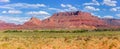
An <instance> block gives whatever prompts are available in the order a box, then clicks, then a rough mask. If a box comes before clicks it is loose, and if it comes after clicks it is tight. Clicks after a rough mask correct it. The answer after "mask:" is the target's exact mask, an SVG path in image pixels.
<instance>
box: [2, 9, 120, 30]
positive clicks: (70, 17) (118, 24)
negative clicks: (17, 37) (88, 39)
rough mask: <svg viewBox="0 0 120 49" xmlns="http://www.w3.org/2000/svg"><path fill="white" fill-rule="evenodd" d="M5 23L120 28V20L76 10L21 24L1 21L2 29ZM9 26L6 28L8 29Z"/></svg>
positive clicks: (47, 27)
mask: <svg viewBox="0 0 120 49" xmlns="http://www.w3.org/2000/svg"><path fill="white" fill-rule="evenodd" d="M7 24H9V25H7ZM4 25H7V27H8V26H10V27H11V28H12V27H13V28H14V29H18V28H19V29H98V28H120V20H119V19H106V18H99V17H97V16H94V15H91V14H90V13H88V12H82V11H74V12H59V13H55V14H53V15H52V16H51V17H49V18H47V19H44V20H40V19H38V18H36V17H32V18H31V19H30V20H29V21H27V22H25V23H24V24H23V25H20V26H18V25H14V24H12V25H10V23H5V22H4V21H0V28H1V29H2V28H3V26H4ZM14 26H15V27H14ZM16 26H17V27H16ZM5 27H6V26H5ZM7 27H6V29H8V28H7Z"/></svg>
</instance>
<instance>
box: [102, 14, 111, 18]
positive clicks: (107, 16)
mask: <svg viewBox="0 0 120 49" xmlns="http://www.w3.org/2000/svg"><path fill="white" fill-rule="evenodd" d="M103 18H113V16H110V15H106V16H104V17H103Z"/></svg>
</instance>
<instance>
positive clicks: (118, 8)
mask: <svg viewBox="0 0 120 49" xmlns="http://www.w3.org/2000/svg"><path fill="white" fill-rule="evenodd" d="M110 10H111V11H119V10H120V7H115V8H111V9H110Z"/></svg>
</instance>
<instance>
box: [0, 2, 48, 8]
mask: <svg viewBox="0 0 120 49" xmlns="http://www.w3.org/2000/svg"><path fill="white" fill-rule="evenodd" d="M39 7H46V5H45V4H28V3H14V4H6V5H1V6H0V8H3V9H16V8H39Z"/></svg>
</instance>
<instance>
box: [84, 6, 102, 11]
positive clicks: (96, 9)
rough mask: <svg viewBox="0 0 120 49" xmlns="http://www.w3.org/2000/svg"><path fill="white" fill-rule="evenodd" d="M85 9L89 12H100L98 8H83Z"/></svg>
mask: <svg viewBox="0 0 120 49" xmlns="http://www.w3.org/2000/svg"><path fill="white" fill-rule="evenodd" d="M85 9H86V10H90V11H99V10H100V9H99V8H95V7H92V6H85Z"/></svg>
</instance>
